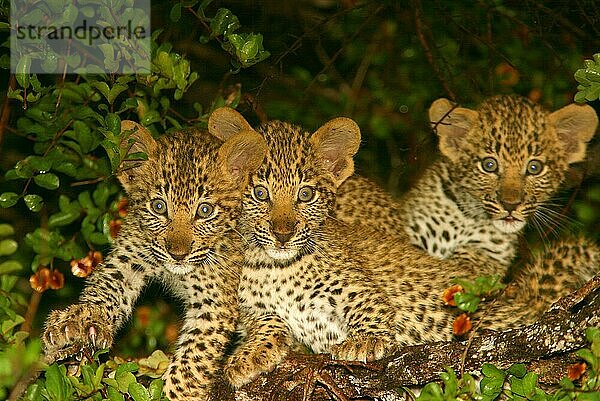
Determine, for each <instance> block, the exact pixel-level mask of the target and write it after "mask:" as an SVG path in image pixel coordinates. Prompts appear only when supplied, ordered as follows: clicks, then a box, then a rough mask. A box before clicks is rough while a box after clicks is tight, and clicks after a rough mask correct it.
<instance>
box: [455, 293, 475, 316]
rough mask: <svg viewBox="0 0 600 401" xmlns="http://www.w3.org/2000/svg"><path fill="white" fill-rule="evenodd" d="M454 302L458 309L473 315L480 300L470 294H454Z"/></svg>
mask: <svg viewBox="0 0 600 401" xmlns="http://www.w3.org/2000/svg"><path fill="white" fill-rule="evenodd" d="M454 302H456V306H457V307H458V309H460V310H462V311H465V312H471V313H473V312H475V311H476V310H477V306H478V305H479V302H481V298H479V297H478V296H477V295H474V294H471V293H466V292H457V293H455V294H454Z"/></svg>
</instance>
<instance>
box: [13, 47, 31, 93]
mask: <svg viewBox="0 0 600 401" xmlns="http://www.w3.org/2000/svg"><path fill="white" fill-rule="evenodd" d="M30 69H31V57H29V56H28V55H26V54H25V55H21V58H20V59H19V61H18V62H17V67H16V69H15V78H17V82H18V83H19V85H21V86H22V87H23V88H28V87H29V71H30Z"/></svg>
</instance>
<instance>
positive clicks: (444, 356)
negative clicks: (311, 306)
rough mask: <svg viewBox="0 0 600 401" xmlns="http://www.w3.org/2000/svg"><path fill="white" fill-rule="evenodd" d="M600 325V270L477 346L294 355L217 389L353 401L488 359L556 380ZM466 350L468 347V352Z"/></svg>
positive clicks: (221, 394)
mask: <svg viewBox="0 0 600 401" xmlns="http://www.w3.org/2000/svg"><path fill="white" fill-rule="evenodd" d="M599 324H600V274H598V275H596V277H594V278H593V279H592V280H591V281H589V282H588V283H587V284H586V285H585V286H584V287H582V288H581V289H580V290H578V291H576V292H574V293H572V294H570V295H569V296H567V297H564V298H562V299H560V300H559V301H558V302H556V303H555V304H554V305H553V306H552V307H551V308H550V310H549V311H548V312H546V313H545V314H544V315H543V316H542V318H541V319H540V320H539V321H538V322H536V323H534V324H531V325H528V326H524V327H522V328H519V329H514V330H507V331H504V332H491V331H488V332H485V333H483V334H481V335H478V336H476V337H474V338H472V340H471V342H470V343H467V341H463V342H439V343H433V344H425V345H417V346H409V347H404V348H402V349H401V350H400V351H399V352H397V353H396V354H395V355H394V357H392V358H390V359H387V360H383V361H378V362H376V363H373V364H363V363H352V362H350V363H348V362H344V361H333V360H331V358H330V356H329V355H299V354H294V355H291V356H289V357H288V358H287V359H286V360H284V361H283V362H282V363H281V364H280V365H279V366H278V367H277V368H276V369H275V370H274V371H273V372H271V373H269V374H266V375H262V376H260V377H259V378H258V379H256V380H255V381H254V382H252V383H250V384H248V385H246V386H244V387H242V388H241V389H239V390H237V391H235V392H234V391H233V390H231V389H230V388H229V387H228V386H227V385H226V384H225V383H219V384H217V386H216V389H215V393H216V394H215V399H219V400H236V401H241V400H254V401H262V400H265V401H266V400H290V401H295V400H303V401H308V400H350V399H354V398H361V399H364V398H366V399H370V398H374V397H378V398H382V399H383V397H384V396H385V399H386V400H396V399H398V400H399V399H401V397H403V396H401V395H400V394H399V393H398V391H397V389H400V388H402V387H405V386H422V385H424V384H425V383H427V382H431V381H435V380H439V374H440V373H441V372H443V371H444V370H445V369H446V367H451V368H453V369H454V370H456V371H458V370H459V369H460V368H461V365H462V364H464V369H465V372H469V373H477V372H479V370H480V369H481V366H482V365H483V364H484V363H493V364H495V365H496V366H498V367H499V368H507V367H508V366H510V365H512V364H513V363H525V364H526V365H527V366H528V368H529V369H530V370H533V371H536V372H537V373H539V374H540V375H541V377H540V381H541V382H544V383H549V384H556V383H557V382H558V381H559V380H560V379H561V378H562V377H564V376H566V369H567V365H568V364H571V363H572V362H573V361H574V356H573V352H574V351H576V350H578V349H580V348H583V347H584V346H585V345H586V340H585V336H584V330H585V328H587V327H590V326H598V325H599ZM465 348H468V349H467V350H466V352H465Z"/></svg>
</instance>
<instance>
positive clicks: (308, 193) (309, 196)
mask: <svg viewBox="0 0 600 401" xmlns="http://www.w3.org/2000/svg"><path fill="white" fill-rule="evenodd" d="M314 197H315V190H314V189H313V188H312V187H302V188H300V191H298V200H299V201H300V202H310V201H311V200H313V198H314Z"/></svg>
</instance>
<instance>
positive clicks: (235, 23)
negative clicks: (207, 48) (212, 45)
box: [210, 8, 241, 39]
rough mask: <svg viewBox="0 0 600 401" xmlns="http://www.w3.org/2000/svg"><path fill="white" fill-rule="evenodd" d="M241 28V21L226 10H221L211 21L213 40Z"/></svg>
mask: <svg viewBox="0 0 600 401" xmlns="http://www.w3.org/2000/svg"><path fill="white" fill-rule="evenodd" d="M240 27H241V25H240V20H239V19H238V17H236V16H235V15H234V14H233V13H232V12H231V11H229V10H228V9H226V8H219V9H218V10H217V13H216V14H215V16H214V17H213V19H212V20H211V21H210V30H211V33H210V37H211V39H212V38H214V37H216V36H219V35H227V34H231V33H232V32H234V31H235V30H237V29H239V28H240Z"/></svg>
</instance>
